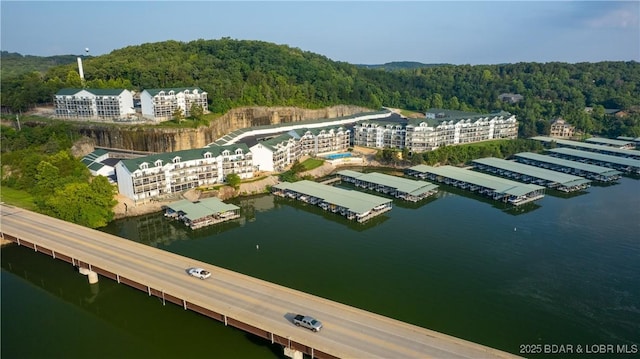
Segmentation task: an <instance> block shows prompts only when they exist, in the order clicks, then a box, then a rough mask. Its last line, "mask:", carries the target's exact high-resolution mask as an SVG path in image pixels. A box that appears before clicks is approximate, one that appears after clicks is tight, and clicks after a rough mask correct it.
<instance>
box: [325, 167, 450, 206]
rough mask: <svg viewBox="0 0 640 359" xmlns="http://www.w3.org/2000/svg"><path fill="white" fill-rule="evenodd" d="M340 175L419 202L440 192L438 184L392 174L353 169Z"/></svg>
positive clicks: (354, 181)
mask: <svg viewBox="0 0 640 359" xmlns="http://www.w3.org/2000/svg"><path fill="white" fill-rule="evenodd" d="M337 175H338V177H339V178H340V179H341V180H342V181H344V182H348V183H352V184H353V185H355V186H356V187H359V188H364V189H368V190H373V191H377V192H380V193H383V194H386V195H389V196H394V197H396V198H399V199H402V200H405V201H411V202H418V201H421V200H423V199H425V198H427V197H429V196H431V195H433V194H435V193H437V192H438V186H437V185H434V184H432V183H429V182H425V181H417V180H412V179H408V178H402V177H397V176H391V175H387V174H384V173H377V172H372V173H362V172H357V171H351V170H342V171H338V172H337Z"/></svg>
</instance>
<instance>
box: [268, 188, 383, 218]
mask: <svg viewBox="0 0 640 359" xmlns="http://www.w3.org/2000/svg"><path fill="white" fill-rule="evenodd" d="M271 193H273V194H274V195H276V196H280V197H289V198H295V199H297V200H299V201H303V202H306V203H310V204H313V205H317V206H318V207H320V208H322V209H324V210H326V211H331V212H333V213H340V214H341V215H343V216H345V217H347V218H348V219H350V220H355V221H358V222H360V223H363V222H366V221H368V220H369V219H371V218H373V217H376V216H379V215H381V214H383V213H385V212H387V211H390V210H391V203H392V202H393V200H392V199H390V198H383V197H379V196H374V195H372V194H367V193H362V192H358V191H350V190H346V189H342V188H336V187H333V186H329V185H326V184H321V183H317V182H313V181H307V180H304V181H298V182H282V183H278V184H276V185H274V186H272V187H271Z"/></svg>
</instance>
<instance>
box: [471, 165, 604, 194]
mask: <svg viewBox="0 0 640 359" xmlns="http://www.w3.org/2000/svg"><path fill="white" fill-rule="evenodd" d="M473 166H474V167H475V168H476V169H478V170H481V171H485V172H490V173H493V174H497V175H499V176H504V177H508V178H512V179H514V180H517V181H521V182H524V183H532V184H537V185H540V186H545V187H547V188H552V189H557V190H559V191H562V192H576V191H582V190H585V189H587V188H589V187H590V186H591V180H588V179H585V178H582V177H578V176H574V175H570V174H566V173H562V172H556V171H552V170H548V169H544V168H539V167H534V166H529V165H526V164H522V163H518V162H514V161H507V160H504V159H501V158H495V157H487V158H481V159H477V160H473Z"/></svg>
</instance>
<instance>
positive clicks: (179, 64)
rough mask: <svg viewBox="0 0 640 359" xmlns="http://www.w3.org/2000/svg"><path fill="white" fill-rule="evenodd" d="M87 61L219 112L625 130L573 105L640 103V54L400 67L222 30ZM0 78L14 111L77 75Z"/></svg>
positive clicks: (109, 77)
mask: <svg viewBox="0 0 640 359" xmlns="http://www.w3.org/2000/svg"><path fill="white" fill-rule="evenodd" d="M13 58H16V57H15V56H14V57H13ZM83 64H84V70H85V71H84V73H85V77H86V85H87V86H89V87H97V88H103V87H110V86H111V87H119V86H122V87H125V88H129V89H131V90H138V91H139V90H142V89H145V88H158V87H183V86H199V87H201V88H202V89H203V90H205V91H207V92H208V94H209V96H208V97H209V99H210V104H209V106H208V107H209V109H210V110H211V111H213V112H217V113H222V112H226V111H227V110H229V109H231V108H234V107H240V106H256V105H257V106H299V107H305V108H321V107H325V106H328V105H337V104H352V105H359V106H364V107H369V108H372V109H374V110H376V109H378V108H380V107H381V106H387V107H398V108H403V109H407V110H413V111H418V112H423V111H424V110H426V109H428V108H450V109H460V110H465V111H473V112H481V113H487V112H490V111H495V110H505V111H509V112H511V113H513V114H515V115H517V116H518V120H519V121H520V124H521V127H520V135H521V136H530V135H534V134H538V133H539V132H538V131H539V130H540V129H544V126H538V125H537V124H536V122H537V121H538V120H541V119H542V120H544V121H549V120H551V119H553V118H556V117H558V116H563V117H565V118H566V119H567V121H569V122H570V123H572V124H574V125H579V126H582V127H584V128H587V129H589V131H592V132H593V134H600V135H605V134H607V135H609V136H612V135H615V136H617V135H630V134H632V133H635V132H637V131H638V130H640V129H639V128H637V125H635V124H634V122H633V121H631V122H629V123H626V122H624V120H621V121H617V120H613V119H605V118H604V117H606V116H603V115H602V114H599V113H593V114H590V115H589V116H591V118H590V120H589V119H586V118H583V117H582V115H577V113H578V112H581V111H582V110H583V109H584V107H586V106H588V107H596V106H602V107H603V108H617V109H624V110H628V112H630V114H631V115H633V113H636V112H638V109H637V108H640V107H639V106H640V85H639V84H640V64H638V63H637V62H634V61H630V62H599V63H577V64H567V63H558V62H554V63H544V64H543V63H516V64H501V65H477V66H471V65H461V66H453V65H444V64H439V65H431V66H430V65H424V66H423V67H420V68H416V67H415V65H416V64H415V63H407V64H406V66H407V67H406V68H402V67H401V66H403V64H402V63H396V64H393V66H390V67H388V68H384V67H383V68H379V67H375V68H367V67H364V66H355V65H351V64H348V63H344V62H336V61H331V60H329V59H328V58H326V57H324V56H322V55H317V54H313V53H310V52H305V51H302V50H300V49H295V48H291V47H288V46H285V45H275V44H270V43H266V42H261V41H248V40H233V39H230V38H223V39H219V40H197V41H191V42H186V43H185V42H178V41H166V42H159V43H148V44H143V45H139V46H129V47H126V48H123V49H119V50H115V51H113V52H111V53H110V54H107V55H103V56H98V57H92V58H86V59H85V61H84V62H83ZM388 69H392V70H388ZM0 81H1V84H0V85H1V86H0V91H1V92H0V100H1V101H2V105H3V106H5V107H6V108H10V109H11V110H13V111H14V112H18V111H20V110H22V111H24V110H27V109H29V108H31V107H33V106H35V105H37V104H46V103H51V101H52V98H53V94H55V93H56V92H57V91H58V90H59V89H61V88H63V87H77V86H79V84H80V79H79V76H78V74H77V65H76V64H75V63H74V62H69V63H68V64H66V65H59V66H53V67H51V68H49V70H48V71H46V73H43V72H25V73H20V74H16V75H12V76H3V77H2V78H0ZM503 92H514V93H519V94H521V95H522V96H524V100H522V101H520V102H518V103H508V102H502V101H500V100H499V99H498V96H499V94H501V93H503ZM634 108H635V110H634ZM606 123H612V124H614V123H615V130H613V131H610V129H609V128H607V127H606V126H605V124H606ZM620 131H624V132H620ZM52 150H55V149H52Z"/></svg>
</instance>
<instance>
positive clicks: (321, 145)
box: [290, 126, 351, 155]
mask: <svg viewBox="0 0 640 359" xmlns="http://www.w3.org/2000/svg"><path fill="white" fill-rule="evenodd" d="M290 134H291V135H292V136H294V137H296V138H297V139H298V143H299V147H300V152H301V154H302V155H316V154H320V153H329V152H336V151H344V150H346V149H347V148H349V142H350V141H351V131H349V129H347V128H346V127H343V126H337V127H325V128H310V129H308V128H304V129H295V130H292V131H291V132H290Z"/></svg>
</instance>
